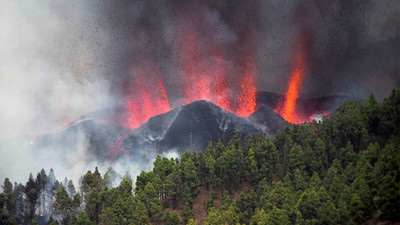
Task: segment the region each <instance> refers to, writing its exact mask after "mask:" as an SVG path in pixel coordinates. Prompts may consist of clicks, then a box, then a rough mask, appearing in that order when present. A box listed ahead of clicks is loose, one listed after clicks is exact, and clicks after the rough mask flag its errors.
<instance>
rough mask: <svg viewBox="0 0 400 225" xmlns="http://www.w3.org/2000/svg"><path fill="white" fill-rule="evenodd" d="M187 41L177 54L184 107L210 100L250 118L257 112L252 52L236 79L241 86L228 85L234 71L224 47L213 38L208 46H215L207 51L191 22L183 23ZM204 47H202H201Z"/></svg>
mask: <svg viewBox="0 0 400 225" xmlns="http://www.w3.org/2000/svg"><path fill="white" fill-rule="evenodd" d="M182 27H183V28H182V29H181V30H182V31H183V33H184V38H183V39H182V41H181V43H179V45H178V47H177V49H178V51H179V52H178V55H179V58H180V59H181V65H180V66H181V67H182V70H183V78H184V79H183V80H184V81H183V87H182V89H183V90H184V91H183V92H184V93H183V94H184V96H183V99H184V100H183V102H182V103H183V104H188V103H191V102H193V101H197V100H207V101H210V102H213V103H214V104H216V105H218V106H220V107H221V108H223V109H225V110H227V111H229V112H231V113H234V114H236V115H238V116H241V117H247V116H249V115H251V114H252V113H253V112H254V111H255V109H256V92H257V90H256V85H255V76H256V67H255V63H254V59H253V57H252V54H251V52H250V51H247V52H246V53H245V55H244V56H243V58H244V63H243V64H244V65H243V68H242V69H241V70H242V71H241V72H240V74H238V77H237V78H233V79H234V80H238V81H239V84H235V85H231V86H229V84H228V79H227V76H226V74H227V73H229V72H231V73H232V71H233V70H234V69H233V68H230V67H229V66H228V65H226V63H225V60H224V54H223V51H222V48H221V44H220V43H219V42H218V41H217V40H214V39H213V38H210V40H209V42H208V43H207V44H211V45H212V46H213V47H212V48H211V49H208V50H204V49H203V48H202V47H201V46H203V45H205V44H204V43H202V42H201V41H200V40H199V38H197V37H196V35H195V34H196V32H194V30H193V29H192V27H193V26H192V25H191V24H190V23H188V22H182ZM202 44H203V45H202Z"/></svg>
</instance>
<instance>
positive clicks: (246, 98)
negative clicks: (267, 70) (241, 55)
mask: <svg viewBox="0 0 400 225" xmlns="http://www.w3.org/2000/svg"><path fill="white" fill-rule="evenodd" d="M255 68H256V67H255V65H254V60H253V58H252V55H251V54H248V56H247V57H246V61H245V66H244V73H243V74H242V80H241V81H240V87H239V99H238V101H239V104H238V107H237V109H236V114H237V115H238V116H241V117H247V116H250V115H251V114H252V113H253V112H254V111H255V110H256V93H257V89H256V85H255V75H256V69H255Z"/></svg>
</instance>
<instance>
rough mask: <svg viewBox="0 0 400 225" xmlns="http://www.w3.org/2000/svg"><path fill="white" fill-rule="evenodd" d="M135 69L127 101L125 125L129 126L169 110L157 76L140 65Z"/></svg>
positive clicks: (136, 124) (164, 91) (162, 85)
mask: <svg viewBox="0 0 400 225" xmlns="http://www.w3.org/2000/svg"><path fill="white" fill-rule="evenodd" d="M137 69H138V73H137V76H136V78H137V79H136V80H135V83H134V84H133V90H132V91H133V94H132V98H131V99H130V100H129V101H128V111H129V117H128V119H127V122H126V126H127V127H130V128H136V127H139V126H140V125H141V124H143V123H145V122H146V121H147V120H148V119H149V118H150V117H152V116H155V115H158V114H162V113H166V112H168V111H169V110H171V107H170V104H169V101H168V96H167V93H166V90H165V86H164V84H163V82H162V81H161V79H160V78H159V76H158V75H157V74H154V75H153V74H151V73H149V72H148V71H147V70H145V69H143V68H141V67H140V66H139V67H138V68H137ZM151 75H153V76H151ZM149 77H150V78H149ZM145 78H147V79H145Z"/></svg>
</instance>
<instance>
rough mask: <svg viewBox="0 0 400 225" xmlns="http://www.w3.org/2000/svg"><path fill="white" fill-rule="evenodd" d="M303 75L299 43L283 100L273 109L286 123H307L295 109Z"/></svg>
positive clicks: (303, 65)
mask: <svg viewBox="0 0 400 225" xmlns="http://www.w3.org/2000/svg"><path fill="white" fill-rule="evenodd" d="M304 73H305V62H304V52H303V46H302V44H301V43H299V46H298V48H297V51H296V54H295V58H294V66H293V71H292V75H291V77H290V80H289V85H288V89H287V91H286V94H285V99H284V101H283V102H281V103H280V104H278V107H277V108H276V109H275V111H276V112H277V113H279V114H280V115H281V116H282V117H283V118H284V119H285V120H286V121H288V122H290V123H303V122H304V121H308V118H307V117H304V116H302V114H301V112H299V111H298V110H297V108H296V102H297V99H298V97H299V92H300V90H301V84H302V82H303V77H304Z"/></svg>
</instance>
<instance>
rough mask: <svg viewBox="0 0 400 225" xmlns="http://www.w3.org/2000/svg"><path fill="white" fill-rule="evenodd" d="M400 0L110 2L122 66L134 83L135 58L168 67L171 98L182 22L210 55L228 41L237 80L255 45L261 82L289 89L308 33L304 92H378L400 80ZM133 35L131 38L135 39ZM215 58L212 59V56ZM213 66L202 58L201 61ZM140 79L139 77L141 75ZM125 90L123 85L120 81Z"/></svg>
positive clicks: (225, 51)
mask: <svg viewBox="0 0 400 225" xmlns="http://www.w3.org/2000/svg"><path fill="white" fill-rule="evenodd" d="M399 5H400V3H398V1H393V0H384V1H341V0H336V1H313V0H303V1H277V0H269V1H251V2H249V1H214V0H209V1H178V0H176V1H162V2H159V1H126V2H124V3H110V5H105V6H104V8H103V10H104V11H106V12H107V14H108V15H110V16H109V18H111V20H109V21H107V22H108V23H110V24H111V25H110V26H111V27H116V29H113V30H112V35H111V36H112V38H113V40H114V41H113V42H114V44H115V47H116V48H117V49H120V50H119V51H118V52H120V53H121V54H119V56H118V57H119V58H120V60H118V61H119V66H117V67H116V68H117V71H115V74H122V75H119V76H118V78H117V80H118V82H117V83H122V84H128V85H122V87H124V88H122V90H123V91H126V89H129V87H130V86H129V83H127V82H126V81H127V80H129V81H131V80H132V79H133V78H132V77H131V75H130V73H129V71H130V70H131V69H132V67H134V64H133V63H132V59H138V60H137V62H138V63H140V59H143V58H145V59H149V58H150V61H151V62H153V64H154V66H155V67H158V68H160V70H161V74H162V76H163V80H164V81H165V82H166V83H167V91H168V94H169V96H171V97H172V98H171V102H174V99H175V98H178V97H179V93H178V92H177V91H176V89H177V88H179V82H180V81H181V79H182V76H181V71H180V68H179V67H180V66H179V64H180V60H181V59H180V57H181V55H179V53H178V54H177V51H176V50H177V49H176V44H177V42H178V44H179V43H180V42H182V40H180V39H179V38H185V37H184V35H183V34H184V32H185V30H184V29H183V28H182V27H181V26H179V23H180V22H181V21H182V20H183V21H184V22H185V23H187V24H191V28H193V35H195V36H196V38H197V39H198V44H199V45H200V46H201V52H200V55H201V57H202V60H203V61H204V62H207V60H209V59H207V58H212V57H214V56H215V55H213V53H212V51H211V49H214V48H216V46H220V48H221V49H222V53H221V54H222V55H223V58H224V60H225V62H226V63H227V64H228V65H230V66H231V67H232V69H231V70H229V71H228V72H227V76H228V77H229V79H230V82H231V83H235V82H236V81H237V79H238V78H237V74H236V73H237V67H234V66H232V65H241V64H242V63H243V62H242V61H243V54H242V53H243V49H244V48H245V47H246V46H251V47H252V48H253V49H254V52H253V54H254V55H255V57H254V58H255V60H256V62H257V69H258V74H257V79H258V89H259V90H265V91H273V92H279V93H284V92H285V89H286V86H287V81H288V79H289V75H290V68H291V62H292V58H293V55H294V50H295V46H296V41H297V40H298V39H299V38H302V39H306V42H307V43H308V44H307V45H308V51H307V56H306V57H307V68H308V70H307V74H306V77H305V80H304V85H303V89H302V92H301V94H302V96H304V97H318V96H327V95H338V94H341V95H350V96H353V97H358V98H365V97H367V95H368V94H369V93H371V92H373V93H375V95H376V96H377V97H378V99H380V100H381V99H382V98H383V97H384V96H387V95H388V93H389V92H390V89H392V88H396V87H399V86H400V80H399V78H398V77H399V72H400V70H399V52H400V49H399V41H398V40H399V29H398V24H399V16H398V12H399ZM127 40H129V41H127ZM205 64H206V65H207V63H205ZM203 67H207V66H201V68H203ZM133 80H134V79H133ZM116 89H118V90H119V91H121V86H119V85H116Z"/></svg>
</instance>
